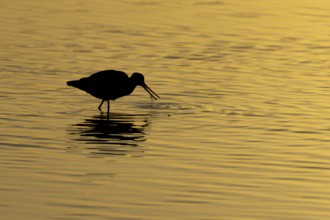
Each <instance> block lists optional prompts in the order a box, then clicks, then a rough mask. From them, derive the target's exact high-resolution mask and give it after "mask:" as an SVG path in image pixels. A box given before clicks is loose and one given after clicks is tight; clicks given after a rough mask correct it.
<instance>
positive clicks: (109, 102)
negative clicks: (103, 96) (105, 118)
mask: <svg viewBox="0 0 330 220" xmlns="http://www.w3.org/2000/svg"><path fill="white" fill-rule="evenodd" d="M107 101H108V109H107V110H108V111H107V112H108V115H109V113H110V100H107Z"/></svg>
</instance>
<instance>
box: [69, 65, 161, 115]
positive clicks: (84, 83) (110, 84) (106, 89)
mask: <svg viewBox="0 0 330 220" xmlns="http://www.w3.org/2000/svg"><path fill="white" fill-rule="evenodd" d="M67 84H68V86H73V87H76V88H78V89H81V90H83V91H85V92H87V93H89V94H91V95H92V96H94V97H96V98H99V99H102V102H101V103H100V105H99V107H98V109H99V110H100V111H101V107H102V105H103V102H104V101H107V102H108V108H107V113H108V116H109V112H110V100H116V99H118V98H120V97H123V96H126V95H129V94H131V93H132V92H133V91H134V89H135V87H136V86H142V87H143V88H144V89H145V90H146V91H147V92H148V93H149V94H150V96H151V97H152V98H153V99H155V100H157V99H158V98H159V96H158V95H157V94H156V93H155V92H154V91H152V90H151V89H150V88H149V87H148V86H147V84H146V83H145V82H144V76H143V75H142V74H141V73H133V74H132V75H131V77H128V76H127V74H126V73H124V72H122V71H117V70H103V71H100V72H97V73H94V74H92V75H91V76H89V77H86V78H81V79H79V80H73V81H68V82H67Z"/></svg>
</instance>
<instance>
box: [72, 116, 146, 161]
mask: <svg viewBox="0 0 330 220" xmlns="http://www.w3.org/2000/svg"><path fill="white" fill-rule="evenodd" d="M149 125H150V122H149V121H148V115H143V114H139V115H131V114H120V113H112V117H111V118H110V119H109V120H107V118H106V117H103V114H101V115H96V116H92V117H88V118H86V119H84V121H82V122H80V123H77V124H73V125H72V126H71V127H69V129H68V133H69V134H71V135H72V140H75V141H79V142H83V143H86V144H88V145H89V146H87V145H77V147H76V148H75V149H82V150H88V151H89V153H90V154H91V155H99V156H101V155H103V156H106V155H108V156H109V155H134V156H143V152H144V151H143V148H140V147H139V144H140V143H142V142H144V141H146V140H147V137H146V134H145V129H146V128H147V127H148V126H149ZM70 149H72V148H70Z"/></svg>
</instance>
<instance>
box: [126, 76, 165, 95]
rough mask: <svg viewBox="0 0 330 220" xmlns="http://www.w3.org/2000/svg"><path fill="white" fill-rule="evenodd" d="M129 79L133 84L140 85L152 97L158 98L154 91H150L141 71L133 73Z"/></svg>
mask: <svg viewBox="0 0 330 220" xmlns="http://www.w3.org/2000/svg"><path fill="white" fill-rule="evenodd" d="M130 79H131V80H132V82H133V83H134V84H135V85H139V86H142V87H143V88H144V89H145V90H146V91H147V92H148V93H149V94H150V96H151V97H152V98H153V99H155V100H157V99H159V96H158V95H157V94H156V93H155V92H154V91H152V90H151V89H150V88H149V87H148V86H147V84H146V83H145V82H144V76H143V75H142V74H141V73H133V74H132V76H131V77H130Z"/></svg>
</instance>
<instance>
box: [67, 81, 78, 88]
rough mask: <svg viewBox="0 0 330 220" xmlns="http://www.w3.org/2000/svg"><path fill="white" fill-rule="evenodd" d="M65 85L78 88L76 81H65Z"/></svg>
mask: <svg viewBox="0 0 330 220" xmlns="http://www.w3.org/2000/svg"><path fill="white" fill-rule="evenodd" d="M66 84H67V85H68V86H73V87H77V86H78V80H72V81H67V82H66Z"/></svg>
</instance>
